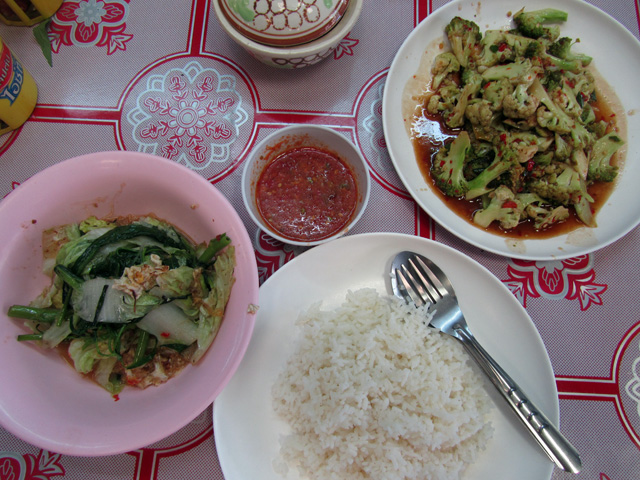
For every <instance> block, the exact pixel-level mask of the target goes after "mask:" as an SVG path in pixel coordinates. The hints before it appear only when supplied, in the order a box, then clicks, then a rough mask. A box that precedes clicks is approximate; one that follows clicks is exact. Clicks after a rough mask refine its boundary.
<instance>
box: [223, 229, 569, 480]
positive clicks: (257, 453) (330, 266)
mask: <svg viewBox="0 0 640 480" xmlns="http://www.w3.org/2000/svg"><path fill="white" fill-rule="evenodd" d="M407 249H408V250H414V251H417V252H419V253H422V254H424V255H427V256H430V257H431V258H432V259H434V261H436V263H438V264H439V265H440V266H441V267H442V268H443V269H444V270H445V271H449V272H451V271H452V269H453V273H454V274H453V275H451V279H452V281H453V282H454V285H458V287H457V289H456V290H457V293H458V295H459V299H460V302H461V304H462V305H463V307H464V306H465V304H467V307H468V303H467V302H468V301H469V298H470V296H469V295H470V294H469V286H468V285H464V282H465V279H466V278H472V277H474V276H479V277H481V278H482V279H483V280H486V281H487V283H485V284H483V290H484V289H486V288H489V290H493V291H494V292H497V295H498V297H499V299H500V304H501V306H500V311H501V312H507V311H508V312H510V313H511V314H512V315H511V317H510V322H515V324H517V328H516V327H514V324H511V325H510V326H509V325H508V326H506V328H507V329H509V331H510V333H509V334H508V335H514V333H513V331H511V329H512V328H515V330H517V331H519V333H518V336H520V335H521V336H523V337H526V338H527V341H525V342H524V343H525V345H524V346H525V347H526V350H527V353H526V354H522V352H521V350H518V352H520V353H518V354H517V355H516V354H515V353H514V352H509V351H508V350H510V348H511V347H507V346H505V342H504V338H503V339H502V340H499V339H496V338H493V339H492V338H491V334H489V332H487V331H484V329H483V328H478V326H479V324H478V315H479V314H478V313H477V312H476V313H472V314H471V315H469V314H467V317H468V321H469V325H470V326H471V328H472V330H474V331H475V333H476V336H477V338H478V339H479V340H480V341H481V343H482V344H483V345H484V346H485V348H486V349H487V350H488V351H489V352H490V353H491V354H492V355H493V356H494V357H495V358H496V360H498V361H499V362H502V363H503V365H504V362H505V360H507V359H508V360H509V363H510V367H509V368H507V371H509V373H510V374H511V375H512V377H513V378H514V379H515V380H516V382H518V383H520V386H521V387H522V388H523V390H524V391H526V392H527V393H528V394H529V395H530V398H531V399H532V400H533V401H534V402H536V403H537V404H538V406H539V407H540V408H541V409H542V410H543V411H544V412H545V414H546V415H547V416H548V417H549V419H550V420H551V421H552V422H553V423H555V424H556V425H557V424H558V418H559V403H558V395H557V388H556V383H555V376H554V373H553V369H552V366H551V362H550V360H549V357H548V354H547V352H546V349H545V347H544V343H543V341H542V339H541V337H540V335H539V332H538V330H537V329H536V327H535V325H534V324H533V322H532V320H531V319H530V318H529V316H528V314H527V313H526V311H525V309H524V307H522V305H521V304H520V303H519V302H518V301H517V299H516V298H515V297H514V296H513V294H512V293H511V292H510V291H509V290H508V289H507V288H506V286H504V284H503V283H502V282H501V281H500V280H498V279H497V278H496V277H495V276H493V274H491V272H489V271H488V270H487V269H486V268H485V267H483V266H482V265H481V264H479V263H478V262H476V261H475V260H472V259H471V258H469V257H467V256H466V255H464V254H462V253H461V252H459V251H457V250H455V249H453V248H451V247H448V246H446V245H443V244H440V243H438V242H435V241H432V240H429V239H425V238H421V237H416V236H412V235H406V234H399V233H365V234H358V235H352V236H347V237H343V238H340V239H337V240H334V241H333V242H330V243H328V244H324V245H321V246H319V247H315V248H314V249H311V250H309V251H307V252H305V253H303V254H302V255H300V256H299V257H296V258H295V259H294V260H292V261H290V262H289V263H287V264H285V265H284V266H283V267H281V268H280V269H279V270H277V271H276V272H275V273H274V274H273V275H272V276H271V277H270V278H269V279H268V280H267V281H266V282H265V283H264V284H263V285H262V286H261V287H260V310H258V314H257V318H256V327H255V330H254V334H253V337H252V340H251V343H250V345H249V348H248V350H247V353H246V355H245V357H244V359H243V361H242V364H241V365H240V368H239V369H238V371H237V372H236V375H235V376H234V378H233V379H232V380H231V381H230V382H229V384H228V385H227V386H226V387H225V390H224V391H223V392H222V393H221V394H220V396H219V397H218V398H217V399H216V401H215V402H214V404H213V430H214V437H215V443H216V449H217V453H218V458H219V461H220V465H221V468H222V471H223V474H224V475H225V478H226V479H227V480H242V479H245V478H253V476H255V473H256V472H258V471H259V472H261V473H260V478H262V479H264V480H275V479H280V478H284V477H281V476H279V475H277V474H276V473H275V472H274V471H273V469H272V461H273V458H275V454H274V448H276V447H274V444H277V442H278V436H279V435H280V434H282V433H283V431H285V430H286V426H284V425H283V423H282V422H281V421H280V420H279V419H277V418H275V414H274V413H273V411H272V409H271V407H270V404H269V399H265V398H264V397H265V395H266V396H269V381H270V380H273V379H275V375H276V374H277V370H278V369H279V368H280V366H281V365H284V363H283V362H284V361H285V360H286V357H287V351H288V349H290V348H291V347H290V344H291V343H292V342H291V340H292V338H293V337H294V322H295V317H297V314H298V313H299V312H301V311H303V310H304V309H306V308H307V307H308V306H310V305H311V304H312V303H315V302H317V301H323V306H328V307H329V308H330V307H331V306H332V305H338V303H339V302H341V301H342V300H343V299H344V295H345V294H346V291H347V290H348V289H351V290H357V289H359V288H376V290H378V291H380V292H382V293H384V292H387V291H388V289H387V287H386V282H387V281H388V280H387V278H388V275H386V274H385V273H384V272H385V271H386V269H387V268H388V264H390V261H391V257H392V256H393V255H394V253H393V252H400V251H402V250H407ZM373 254H375V255H377V254H381V256H377V257H371V255H373ZM364 257H367V258H370V260H367V263H366V264H365V263H363V261H362V260H363V258H364ZM387 257H388V258H387ZM337 262H342V265H341V267H342V268H341V269H342V272H343V276H342V277H337V276H336V275H335V268H336V267H337V265H336V263H337ZM363 270H364V272H363ZM372 272H377V273H373V275H372ZM473 295H474V296H475V295H476V294H473ZM474 300H476V298H474ZM490 303H491V302H490ZM496 303H497V302H494V303H493V304H494V306H495V304H496ZM483 308H484V309H486V308H489V309H490V308H492V307H491V306H490V305H483ZM467 310H468V308H467ZM485 313H486V312H485ZM503 314H504V315H506V314H507V313H503ZM503 320H504V319H503ZM492 321H493V320H492ZM496 321H497V320H496ZM494 326H495V325H494ZM486 328H488V327H486ZM523 334H524V335H523ZM505 335H506V334H505ZM498 337H500V334H498ZM280 341H281V342H282V347H279V346H278V345H279V344H275V348H273V347H274V342H280ZM507 343H508V342H507ZM520 347H522V345H520ZM270 349H271V350H270ZM505 354H506V355H507V356H506V357H505ZM275 357H277V358H275ZM516 357H517V358H516ZM530 365H536V370H535V371H534V372H532V371H531V368H530ZM531 374H533V375H535V376H536V379H535V381H534V380H533V378H532V377H531ZM532 382H533V383H532ZM487 391H488V392H489V394H490V395H492V397H493V398H495V399H497V400H499V397H498V396H497V392H496V391H495V389H494V388H493V387H491V386H488V389H487ZM496 404H497V410H496V412H497V415H498V419H497V420H495V419H494V421H496V422H497V425H499V431H507V432H508V436H509V441H508V442H507V445H506V446H505V445H502V447H499V446H498V445H497V443H499V442H496V445H495V446H494V445H490V446H489V447H488V448H491V449H493V448H494V447H495V450H490V453H487V455H489V454H491V456H492V462H493V463H494V464H500V463H501V461H502V460H504V461H506V462H507V463H509V459H507V458H505V459H502V458H500V459H496V458H495V455H496V454H497V452H500V451H502V453H503V455H505V454H506V455H507V456H509V457H510V458H511V461H514V457H517V456H518V453H522V452H521V450H524V452H525V455H524V456H525V457H526V458H525V459H524V460H523V461H524V463H526V464H527V467H526V468H525V469H522V471H523V472H525V471H527V472H530V473H529V474H530V475H531V476H526V475H525V476H523V477H522V478H523V480H524V479H525V477H526V479H527V480H528V479H531V480H547V479H549V477H550V476H551V473H552V470H553V464H552V463H551V462H550V461H549V460H548V459H547V457H546V456H545V455H544V454H543V453H542V452H541V450H540V449H539V448H538V446H537V444H536V443H535V441H534V440H533V439H532V438H531V437H529V435H528V434H527V433H525V432H524V429H523V428H522V426H520V425H519V424H518V423H517V420H516V419H515V416H514V415H513V414H512V412H510V411H508V409H507V407H506V405H505V404H504V402H503V401H501V400H500V401H497V402H496ZM502 441H504V440H501V442H502ZM516 444H517V445H518V446H517V447H515V448H512V446H513V445H516ZM509 450H510V451H509ZM505 451H506V452H505ZM269 452H270V453H269ZM515 452H517V453H515ZM514 453H515V455H514ZM269 455H271V457H270V456H269ZM521 460H522V459H521ZM517 462H518V460H516V465H517V464H518V463H517ZM474 467H475V466H474ZM474 467H472V468H471V469H470V470H469V472H467V474H468V476H465V477H463V478H469V479H471V478H473V479H474V480H484V479H485V478H486V479H487V480H489V478H491V479H492V480H494V479H496V478H501V477H499V476H495V473H496V472H495V470H494V471H493V472H492V473H491V475H490V476H486V475H485V476H482V475H483V474H486V472H485V471H484V470H486V469H487V468H492V467H488V466H487V464H486V463H483V465H482V466H481V467H479V470H478V471H475V470H474V469H473V468H474ZM512 467H513V465H510V466H507V467H505V466H500V467H497V470H498V471H499V472H500V471H505V472H506V474H507V475H509V474H511V473H513V471H514V470H513V468H512ZM529 474H527V475H529ZM252 475H253V476H252ZM478 475H481V476H478ZM287 478H293V479H297V478H298V477H297V476H295V475H294V476H293V477H287ZM504 478H505V480H507V478H510V477H509V476H507V477H504Z"/></svg>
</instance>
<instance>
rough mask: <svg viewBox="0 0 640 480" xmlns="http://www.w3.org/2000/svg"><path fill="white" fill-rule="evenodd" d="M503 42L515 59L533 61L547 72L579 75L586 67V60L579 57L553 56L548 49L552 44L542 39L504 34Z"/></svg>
mask: <svg viewBox="0 0 640 480" xmlns="http://www.w3.org/2000/svg"><path fill="white" fill-rule="evenodd" d="M504 41H505V43H506V44H507V45H508V46H509V47H511V49H513V51H514V52H515V55H516V57H524V58H529V59H531V60H534V61H535V63H537V64H539V65H540V66H543V67H545V68H546V69H548V70H551V69H553V70H559V71H569V72H573V73H580V72H581V71H583V70H584V67H585V66H586V65H588V63H585V62H587V59H586V58H583V57H580V56H569V57H567V58H562V57H557V56H555V55H553V54H552V53H551V51H550V49H551V46H552V45H554V43H553V42H551V41H549V40H547V39H544V38H539V39H536V38H529V37H526V36H523V35H518V34H517V33H506V34H505V36H504ZM552 67H553V68H552Z"/></svg>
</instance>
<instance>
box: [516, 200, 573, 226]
mask: <svg viewBox="0 0 640 480" xmlns="http://www.w3.org/2000/svg"><path fill="white" fill-rule="evenodd" d="M525 213H526V214H527V217H528V218H531V219H532V220H533V227H534V228H535V229H536V230H544V229H546V228H549V227H551V226H552V225H556V224H558V223H560V222H562V221H564V220H566V219H567V218H569V209H568V208H567V207H565V206H563V205H559V206H557V207H553V206H550V205H541V204H540V203H531V204H529V205H527V207H526V208H525Z"/></svg>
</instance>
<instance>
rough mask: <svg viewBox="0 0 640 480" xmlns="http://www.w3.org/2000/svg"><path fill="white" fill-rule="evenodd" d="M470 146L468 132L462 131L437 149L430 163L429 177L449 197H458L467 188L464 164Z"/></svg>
mask: <svg viewBox="0 0 640 480" xmlns="http://www.w3.org/2000/svg"><path fill="white" fill-rule="evenodd" d="M470 148H471V140H470V138H469V134H468V133H467V132H466V131H462V132H460V135H458V136H457V137H456V138H454V139H453V141H452V142H451V143H449V144H447V145H446V146H445V147H444V148H441V149H440V150H438V153H437V154H436V156H435V158H434V159H433V161H432V163H431V177H432V178H433V180H434V182H435V184H436V186H437V187H438V188H439V189H440V190H441V191H442V193H444V194H445V195H447V196H449V197H460V196H462V195H464V194H465V193H466V192H467V190H468V186H467V181H466V179H465V177H464V165H465V160H466V157H467V154H468V152H469V149H470Z"/></svg>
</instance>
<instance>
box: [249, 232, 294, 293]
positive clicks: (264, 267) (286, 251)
mask: <svg viewBox="0 0 640 480" xmlns="http://www.w3.org/2000/svg"><path fill="white" fill-rule="evenodd" d="M255 245H257V247H256V260H257V263H258V278H259V281H260V284H263V283H264V282H265V281H266V280H267V278H269V277H270V276H271V275H273V273H275V271H276V270H278V269H279V268H280V267H282V266H283V265H284V264H285V263H287V262H288V261H290V260H293V259H294V258H295V257H296V256H297V255H299V254H300V253H302V252H303V251H304V250H306V248H304V247H295V246H293V245H288V244H286V243H283V242H281V241H280V240H276V239H275V238H273V237H272V236H270V235H268V234H266V233H264V232H263V231H262V230H257V231H256V239H255Z"/></svg>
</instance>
